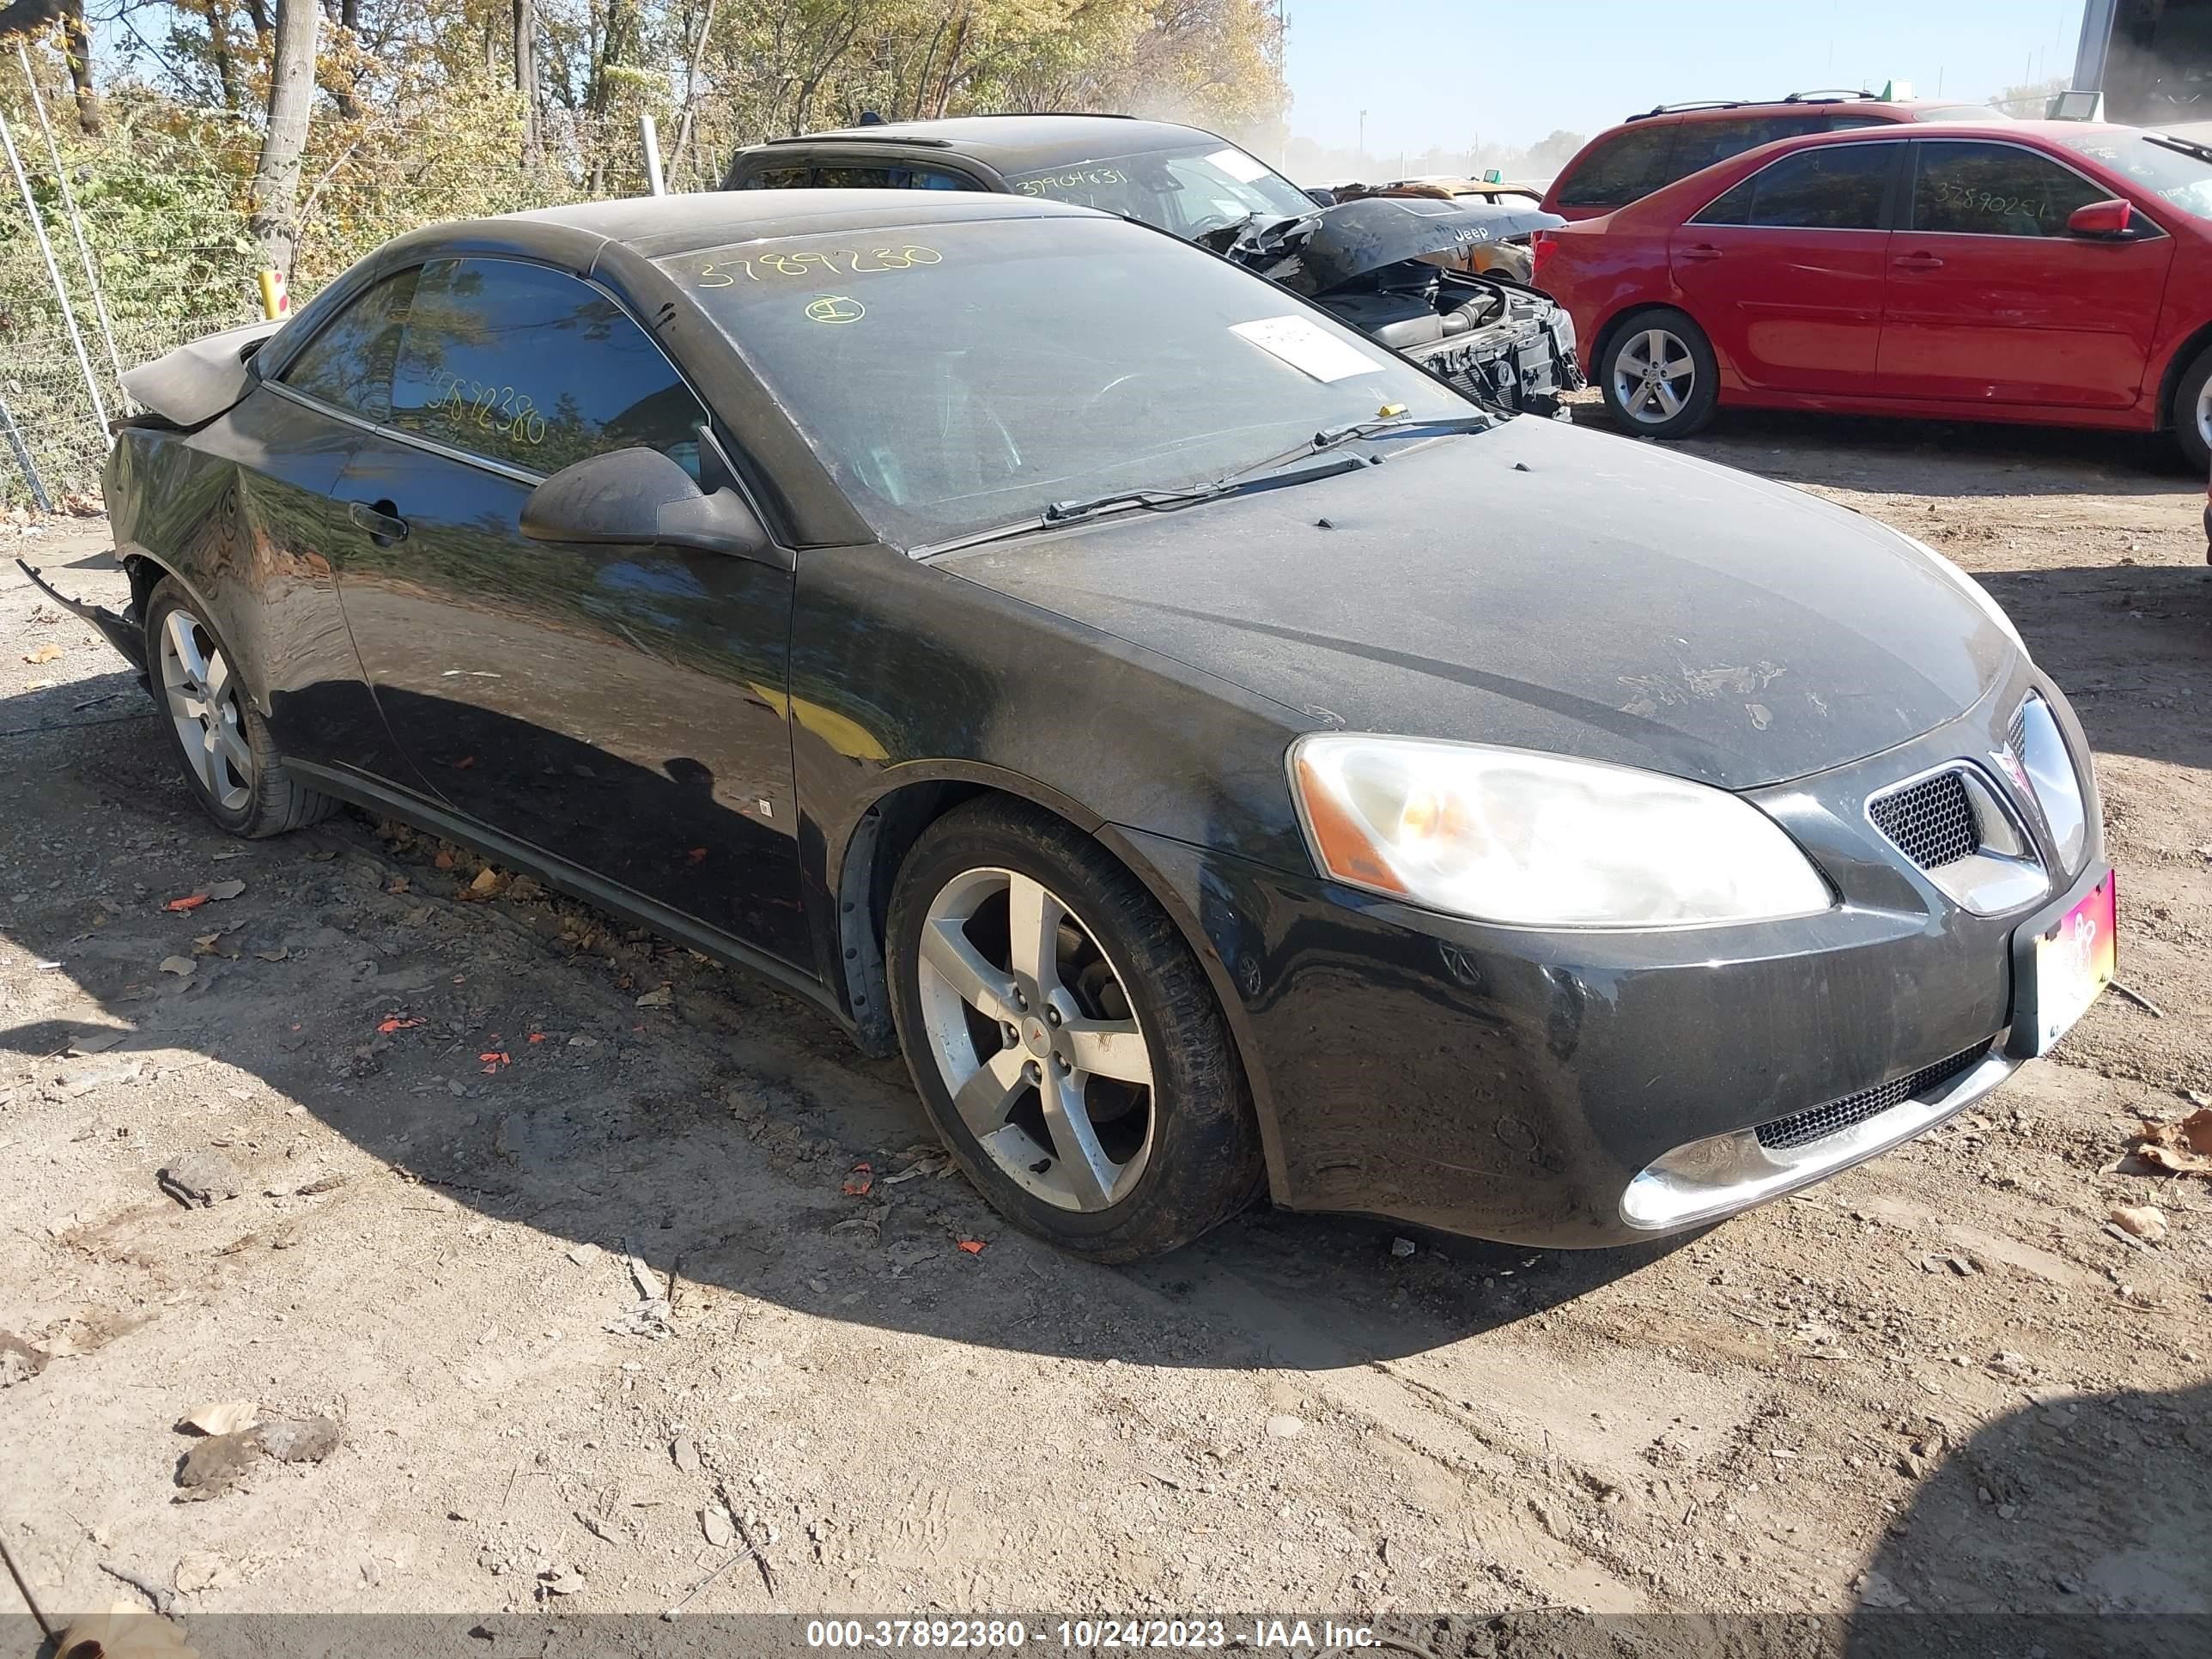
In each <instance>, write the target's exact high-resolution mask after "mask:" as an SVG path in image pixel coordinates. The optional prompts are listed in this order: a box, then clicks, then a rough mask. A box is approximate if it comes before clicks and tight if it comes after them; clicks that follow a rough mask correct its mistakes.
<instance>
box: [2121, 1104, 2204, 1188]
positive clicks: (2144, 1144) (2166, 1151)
mask: <svg viewBox="0 0 2212 1659" xmlns="http://www.w3.org/2000/svg"><path fill="white" fill-rule="evenodd" d="M2136 1157H2137V1158H2141V1159H2142V1161H2143V1162H2144V1163H2146V1164H2152V1165H2154V1166H2155V1167H2156V1168H2158V1169H2161V1170H2167V1171H2169V1172H2171V1173H2172V1174H2174V1175H2201V1176H2212V1107H2207V1108H2200V1109H2198V1110H2197V1111H2194V1112H2191V1114H2190V1115H2188V1116H2187V1117H2185V1118H2183V1119H2182V1120H2181V1121H2180V1122H2179V1123H2148V1122H2146V1123H2145V1124H2144V1125H2143V1127H2142V1136H2141V1138H2140V1139H2138V1141H2137V1142H2136Z"/></svg>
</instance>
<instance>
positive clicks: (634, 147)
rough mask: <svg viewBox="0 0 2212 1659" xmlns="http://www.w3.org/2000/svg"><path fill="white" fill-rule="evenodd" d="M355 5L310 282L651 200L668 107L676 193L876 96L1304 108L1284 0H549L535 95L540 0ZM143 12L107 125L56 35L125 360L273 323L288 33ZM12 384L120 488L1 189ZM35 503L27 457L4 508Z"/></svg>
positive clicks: (189, 9)
mask: <svg viewBox="0 0 2212 1659" xmlns="http://www.w3.org/2000/svg"><path fill="white" fill-rule="evenodd" d="M262 10H263V15H264V16H273V15H274V8H273V5H270V6H264V7H263V8H262ZM339 10H340V7H339V6H338V5H337V4H336V3H331V4H327V5H325V7H324V12H325V18H326V19H328V18H331V17H334V16H335V15H337V13H338V12H339ZM347 10H348V12H349V15H352V16H353V18H354V20H355V27H354V28H353V29H351V30H349V29H347V28H345V27H340V26H339V25H338V24H337V23H336V22H334V21H326V24H325V27H324V29H323V31H322V33H321V36H320V38H319V49H318V54H317V62H316V78H317V83H318V86H319V88H320V90H319V94H318V96H317V98H316V100H315V107H314V112H313V124H312V126H311V129H310V132H309V137H308V143H307V153H306V156H305V159H304V163H303V166H302V169H301V183H300V204H299V219H300V234H299V239H298V244H297V251H296V253H295V260H294V266H293V270H292V273H291V289H292V293H293V296H294V299H295V302H296V301H300V300H303V299H305V298H306V297H307V296H308V295H311V294H312V293H313V291H314V290H315V289H318V288H319V287H320V286H321V285H322V284H323V283H326V282H328V281H329V280H330V279H331V277H332V276H336V275H337V273H338V272H340V271H341V270H344V269H345V268H346V266H347V265H349V264H351V263H352V262H353V261H354V260H356V259H357V258H360V257H361V256H362V254H364V253H366V252H368V251H369V250H371V249H372V248H374V247H375V246H378V245H380V243H382V242H384V241H386V240H389V239H390V238H392V237H393V236H396V235H398V234H401V233H402V232H404V231H407V230H410V229H413V228H416V227H417V226H419V225H423V224H428V223H435V222H439V221H441V220H451V219H461V218H473V217H478V216H485V215H489V214H496V213H506V212H511V211H515V210H521V209H527V208H533V207H543V206H548V205H551V204H556V203H560V202H569V201H576V200H580V199H586V198H588V197H593V196H607V195H628V194H635V193H637V192H639V191H642V190H643V189H644V187H645V180H644V176H643V171H642V167H643V164H642V161H641V155H640V147H639V143H638V137H637V117H638V116H639V115H640V114H641V113H649V114H652V115H653V116H655V117H656V118H657V119H658V120H659V123H660V131H661V143H662V145H663V146H664V149H665V153H666V165H667V171H668V174H669V179H670V183H671V187H672V188H677V189H687V188H689V189H710V188H712V187H713V185H714V183H715V181H716V180H718V179H720V176H721V174H722V172H723V170H724V168H725V167H726V165H727V163H728V160H729V155H730V152H731V151H732V149H735V148H736V147H737V146H738V145H740V144H746V143H757V142H758V141H759V140H761V139H763V138H767V137H774V136H776V135H779V134H783V133H789V132H796V131H806V130H810V129H812V128H817V127H822V126H828V125H843V124H846V123H848V122H850V121H853V120H854V119H856V118H858V117H859V116H860V113H861V112H862V111H864V110H875V111H877V112H880V113H882V114H884V115H886V116H890V117H894V118H915V117H933V116H942V115H960V114H968V113H973V112H981V111H989V110H1039V109H1097V110H1119V111H1124V112H1129V113H1135V114H1148V115H1158V116H1164V117H1168V118H1179V119H1184V120H1189V121H1194V122H1196V123H1198V124H1200V125H1206V126H1213V127H1222V128H1228V129H1231V130H1234V131H1243V132H1247V133H1259V132H1263V131H1267V129H1268V128H1270V126H1272V125H1274V124H1277V123H1279V120H1280V118H1281V116H1282V113H1283V111H1284V107H1285V103H1286V94H1285V91H1284V87H1283V79H1282V65H1281V39H1280V29H1279V24H1278V22H1277V21H1276V13H1275V7H1274V4H1273V0H712V8H711V15H712V23H711V27H707V26H706V25H707V21H708V15H709V0H535V11H536V17H537V21H538V27H537V31H536V34H535V37H534V38H535V40H536V47H535V52H536V59H537V70H538V72H537V77H536V78H537V85H536V88H535V89H534V93H526V92H524V91H521V90H518V88H517V87H516V85H515V79H516V77H515V73H514V52H513V0H359V3H358V4H357V5H356V6H352V7H349V8H347ZM131 17H132V30H131V33H129V34H127V35H125V37H124V38H123V40H121V41H120V42H119V43H118V45H119V46H120V47H121V49H122V50H123V52H124V56H123V58H122V60H121V61H120V62H117V61H113V60H109V59H103V60H102V61H101V62H100V64H98V65H97V66H96V67H97V68H98V69H99V70H100V72H101V75H102V79H103V82H104V83H103V84H102V86H101V87H100V108H101V111H102V113H103V115H104V130H103V131H101V132H100V134H98V135H88V134H86V133H84V132H82V131H80V130H79V126H78V124H77V120H76V113H77V107H76V100H75V97H74V95H73V91H72V88H71V86H70V80H69V77H68V75H67V73H66V70H65V68H64V64H63V60H62V58H61V57H60V54H59V52H58V51H56V50H55V49H54V47H55V44H56V43H55V42H53V41H47V42H43V43H39V44H38V45H37V46H36V47H35V49H34V51H33V63H34V64H35V65H36V67H37V71H38V75H39V83H40V91H41V93H42V94H43V96H44V99H45V101H46V112H47V115H48V117H49V118H50V119H52V121H53V122H54V123H55V137H56V140H57V142H58V145H59V147H60V149H61V152H62V161H63V165H64V169H65V171H66V172H67V173H68V176H69V179H70V188H71V190H72V191H74V193H75V196H76V205H77V207H78V209H79V210H81V213H82V223H83V228H84V232H85V236H86V240H87V241H88V244H89V246H90V247H91V250H92V255H93V259H94V267H95V269H96V270H97V271H98V274H99V277H100V287H101V289H102V292H103V294H104V296H105V299H106V306H107V309H108V312H109V314H110V316H111V317H112V320H113V323H114V326H115V333H116V337H117V349H118V355H119V356H121V357H122V359H123V361H124V363H125V367H129V366H130V365H131V363H133V362H141V361H143V360H144V359H146V358H148V357H150V356H155V355H158V354H159V353H160V352H161V351H163V350H166V349H168V348H169V347H170V346H172V345H174V344H176V343H179V342H180V341H182V340H185V339H189V338H191V337H194V336H196V335H197V334H200V333H204V332H206V331H210V330H213V329H216V328H219V327H224V326H228V325H231V324H234V323H239V322H244V321H246V320H249V319H252V317H254V316H257V315H258V314H259V307H258V300H257V298H256V286H255V267H256V265H257V264H258V258H257V255H256V253H255V252H254V243H253V242H252V240H251V239H250V238H249V237H248V236H247V234H246V210H247V205H248V197H249V190H250V185H251V181H252V176H253V172H254V165H255V161H256V159H257V157H258V155H259V152H260V148H261V141H262V125H263V119H264V106H265V101H266V99H267V95H268V87H269V60H268V53H269V47H270V42H269V40H266V39H264V38H261V37H258V36H257V34H256V33H255V30H254V28H253V27H252V14H251V12H250V11H249V10H248V9H247V7H246V5H245V4H244V3H243V0H189V3H175V4H172V5H167V6H164V5H162V4H161V3H158V0H144V3H141V4H138V5H136V6H134V7H133V8H132V9H131ZM702 27H704V34H703V37H702ZM12 58H13V54H12V53H7V54H0V114H4V116H5V118H6V119H7V120H8V123H9V128H10V130H11V131H12V132H13V133H14V136H15V140H16V143H17V145H18V147H19V149H21V151H22V153H23V156H24V162H25V166H26V167H27V169H28V170H29V172H30V173H31V175H32V179H33V196H34V197H35V198H36V200H37V203H38V205H39V210H40V215H41V216H43V218H44V219H45V221H46V227H47V229H48V232H49V234H50V235H51V236H52V239H53V242H54V248H55V255H56V258H57V259H58V262H59V263H60V264H61V267H62V271H63V277H64V282H65V283H66V284H67V285H68V286H69V288H70V292H71V295H72V296H73V300H74V303H75V308H76V315H77V319H78V321H79V324H80V325H81V327H82V330H83V331H84V335H85V338H86V340H87V343H88V346H89V348H90V350H91V354H92V356H93V357H94V364H95V368H96V369H98V370H100V372H101V374H102V378H103V379H104V380H106V382H108V384H107V385H106V387H105V390H104V396H105V397H106V399H107V400H108V401H109V402H110V403H111V404H114V403H118V402H119V397H118V390H117V388H116V387H115V386H113V385H112V379H113V377H112V372H110V371H109V369H108V365H107V363H106V349H105V347H104V345H103V344H102V343H101V342H100V337H99V335H98V332H97V330H96V326H95V321H94V309H93V307H92V306H91V305H90V303H89V298H88V295H87V293H86V292H85V284H84V282H83V279H82V270H81V269H80V266H79V264H78V261H77V257H76V246H75V243H74V241H73V240H71V237H70V228H69V223H68V217H67V215H66V213H65V210H64V202H63V199H62V193H61V188H60V185H59V183H58V180H57V179H55V177H54V174H53V168H52V165H51V163H50V162H49V161H47V159H46V150H45V140H44V138H43V137H42V136H41V135H40V130H39V125H38V122H37V118H36V115H35V113H34V112H33V108H32V106H31V101H30V98H29V95H28V93H27V89H26V88H25V87H24V85H23V83H22V81H21V76H20V74H19V73H18V72H17V70H16V69H15V64H14V63H13V62H12ZM533 109H534V112H535V114H536V116H537V121H536V128H537V141H536V143H534V144H532V143H531V142H530V124H529V122H528V121H527V119H526V117H527V115H528V113H530V112H532V110H533ZM687 116H688V118H689V119H688V121H687V119H686V118H687ZM687 127H688V129H689V137H688V141H687V139H686V137H685V133H686V129H687ZM12 183H13V180H12V179H0V187H4V186H11V185H12ZM0 392H4V394H5V396H6V398H7V401H8V403H9V407H10V409H11V410H12V411H13V413H14V415H15V419H16V422H17V423H18V425H19V426H20V427H21V428H23V429H24V430H25V432H26V434H27V435H28V436H30V437H31V438H32V439H33V449H34V451H36V452H37V453H39V454H40V465H41V469H42V471H46V473H47V475H48V476H47V480H46V482H47V483H48V486H49V489H51V490H52V491H54V492H55V493H57V494H58V493H62V492H65V491H70V490H82V489H89V488H92V487H94V484H95V483H96V473H97V470H98V465H99V460H100V451H101V448H102V447H103V446H102V441H101V438H100V434H99V432H98V428H97V427H96V424H95V423H94V422H93V420H92V417H91V405H90V399H89V398H88V395H87V394H86V392H85V387H84V385H83V381H82V374H80V373H79V371H78V368H77V365H76V358H75V355H74V353H73V352H72V351H71V350H70V346H69V343H68V339H67V336H66V333H65V331H64V325H63V319H62V315H61V313H60V310H59V308H58V305H57V303H56V301H55V297H54V294H53V289H52V283H50V282H49V280H48V278H47V276H46V268H45V265H44V264H43V263H42V261H41V259H40V253H39V249H38V245H37V241H36V240H35V238H33V236H32V235H30V234H27V222H26V219H25V215H24V212H23V209H22V205H21V201H20V199H19V198H17V197H15V196H14V195H13V194H12V193H10V194H9V196H8V197H7V199H6V200H4V201H0ZM20 498H21V483H20V480H19V479H17V478H16V477H15V469H14V466H13V464H12V459H10V458H9V456H8V455H7V454H6V453H5V452H4V449H0V500H17V499H20Z"/></svg>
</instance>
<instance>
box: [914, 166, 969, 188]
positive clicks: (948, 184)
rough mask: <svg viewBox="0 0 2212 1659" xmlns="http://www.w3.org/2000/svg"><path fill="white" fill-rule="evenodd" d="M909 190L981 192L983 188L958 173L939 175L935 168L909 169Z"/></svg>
mask: <svg viewBox="0 0 2212 1659" xmlns="http://www.w3.org/2000/svg"><path fill="white" fill-rule="evenodd" d="M906 187H907V188H908V190H981V188H982V186H981V185H979V184H977V183H976V182H975V180H974V179H965V178H963V177H962V176H961V175H960V174H958V173H939V171H938V170H937V169H936V168H935V167H909V168H908V169H907V173H906Z"/></svg>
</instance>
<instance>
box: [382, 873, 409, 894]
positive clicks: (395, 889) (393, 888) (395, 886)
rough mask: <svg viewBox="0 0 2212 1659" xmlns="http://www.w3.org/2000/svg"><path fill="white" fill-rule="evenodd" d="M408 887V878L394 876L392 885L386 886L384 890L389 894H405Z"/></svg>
mask: <svg viewBox="0 0 2212 1659" xmlns="http://www.w3.org/2000/svg"><path fill="white" fill-rule="evenodd" d="M407 887H408V882H407V878H406V877H404V876H394V877H392V881H391V884H389V885H388V886H386V888H385V891H386V892H387V893H404V892H405V891H406V890H407Z"/></svg>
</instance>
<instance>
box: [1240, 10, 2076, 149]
mask: <svg viewBox="0 0 2212 1659" xmlns="http://www.w3.org/2000/svg"><path fill="white" fill-rule="evenodd" d="M1284 9H1285V14H1286V15H1287V17H1288V19H1289V24H1290V30H1289V38H1288V46H1287V51H1286V67H1287V70H1288V73H1289V77H1290V83H1291V100H1292V102H1291V119H1290V126H1291V133H1292V134H1293V135H1294V136H1295V137H1300V138H1306V139H1310V140H1313V141H1315V142H1316V143H1321V144H1322V145H1325V146H1327V147H1328V148H1331V149H1340V148H1341V149H1351V148H1352V146H1353V145H1355V144H1356V143H1358V138H1359V112H1360V111H1361V110H1362V109H1364V110H1365V111H1366V112H1367V124H1366V143H1367V149H1368V152H1369V154H1370V155H1375V156H1377V157H1387V156H1392V155H1396V154H1397V153H1399V152H1400V151H1401V150H1402V151H1405V152H1407V153H1410V154H1418V153H1419V152H1420V151H1422V150H1425V149H1430V148H1431V147H1435V148H1437V149H1463V148H1466V147H1467V146H1468V143H1469V140H1470V139H1471V138H1472V137H1474V136H1475V135H1477V134H1479V135H1480V136H1481V137H1483V138H1485V139H1488V140H1491V141H1493V142H1496V143H1506V144H1512V145H1526V144H1530V143H1534V142H1535V141H1536V140H1538V139H1540V138H1542V137H1546V136H1547V134H1549V133H1551V132H1553V131H1555V130H1558V129H1561V128H1565V130H1567V131H1573V132H1581V133H1585V134H1589V133H1595V132H1597V131H1600V130H1601V129H1602V128H1605V127H1608V126H1611V125H1613V124H1614V123H1615V122H1617V121H1619V120H1620V119H1621V118H1622V117H1624V116H1626V115H1627V114H1628V113H1629V112H1632V111H1635V110H1645V109H1650V107H1651V106H1653V105H1654V104H1662V103H1678V102H1681V101H1683V100H1688V99H1693V98H1759V97H1778V96H1780V95H1781V94H1784V93H1787V92H1793V91H1798V90H1802V89H1804V88H1811V87H1822V86H1865V87H1869V88H1873V89H1875V90H1876V91H1880V90H1881V86H1882V83H1883V82H1886V81H1888V80H1892V79H1897V80H1907V81H1911V82H1912V83H1913V88H1914V90H1915V91H1916V92H1917V94H1919V95H1921V96H1923V97H1936V96H1938V95H1940V96H1942V97H1946V98H1978V97H1985V96H1988V95H1990V94H1994V93H1995V92H1996V90H1997V89H1998V88H2000V87H2006V86H2014V85H2019V84H2021V83H2024V82H2030V81H2039V80H2043V79H2045V78H2046V77H2048V76H2063V75H2065V74H2067V72H2068V71H2069V70H2071V69H2072V67H2073V63H2074V52H2075V44H2076V42H2077V40H2078V39H2079V37H2080V34H2081V0H1284ZM1939 89H1940V90H1939Z"/></svg>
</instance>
